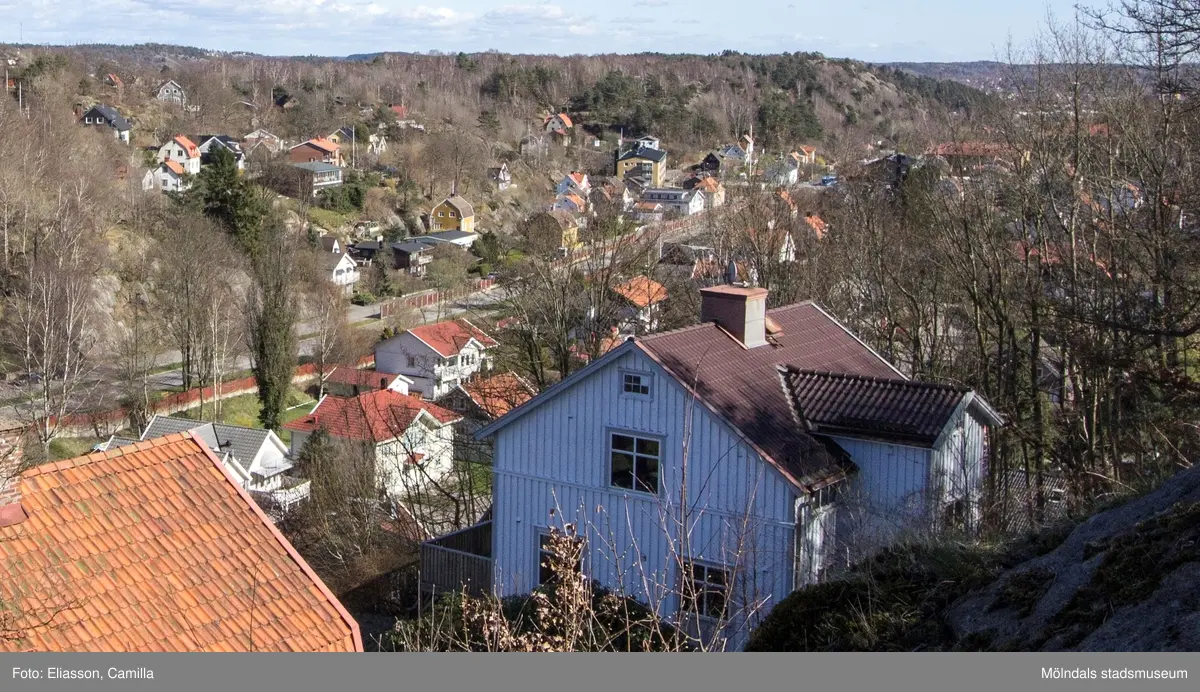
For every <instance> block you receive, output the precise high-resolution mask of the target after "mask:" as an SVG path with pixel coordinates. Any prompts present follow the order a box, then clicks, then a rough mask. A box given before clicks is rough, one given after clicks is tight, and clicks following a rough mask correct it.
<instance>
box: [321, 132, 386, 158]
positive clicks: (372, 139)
mask: <svg viewBox="0 0 1200 692" xmlns="http://www.w3.org/2000/svg"><path fill="white" fill-rule="evenodd" d="M356 134H357V133H356V132H355V131H354V128H353V127H339V128H338V129H337V130H335V131H334V132H333V133H332V134H330V135H329V136H328V137H326V138H325V139H327V140H329V141H330V142H333V143H334V144H337V145H340V146H346V145H353V146H356V147H362V148H363V150H365V151H366V152H367V153H368V154H374V155H376V156H378V155H380V154H382V153H383V152H385V151H387V137H386V136H384V135H383V134H382V133H378V132H371V133H369V134H367V136H366V138H358V137H356Z"/></svg>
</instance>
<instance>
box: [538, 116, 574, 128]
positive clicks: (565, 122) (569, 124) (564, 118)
mask: <svg viewBox="0 0 1200 692" xmlns="http://www.w3.org/2000/svg"><path fill="white" fill-rule="evenodd" d="M556 115H557V116H558V117H559V119H560V120H562V124H563V125H565V126H567V127H575V124H574V123H572V122H571V116H569V115H567V114H566V113H556ZM552 118H554V116H553V115H549V116H546V120H545V121H544V122H543V124H545V123H548V122H550V120H551V119H552Z"/></svg>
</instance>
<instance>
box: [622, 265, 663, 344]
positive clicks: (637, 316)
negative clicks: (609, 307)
mask: <svg viewBox="0 0 1200 692" xmlns="http://www.w3.org/2000/svg"><path fill="white" fill-rule="evenodd" d="M612 290H613V292H614V293H616V294H617V295H618V296H620V297H621V299H622V301H623V302H624V303H625V307H624V308H623V309H622V310H621V312H620V315H619V317H618V319H619V320H620V323H619V324H618V325H617V328H618V329H619V330H620V331H621V333H623V334H646V333H649V332H652V331H654V330H656V329H658V317H659V314H660V313H661V312H662V304H663V303H664V302H665V301H666V300H667V289H666V287H665V286H663V285H662V284H660V283H659V282H657V281H655V280H654V279H651V278H650V277H647V276H635V277H633V278H632V279H630V280H628V281H625V282H623V283H619V284H617V285H616V286H613V289H612Z"/></svg>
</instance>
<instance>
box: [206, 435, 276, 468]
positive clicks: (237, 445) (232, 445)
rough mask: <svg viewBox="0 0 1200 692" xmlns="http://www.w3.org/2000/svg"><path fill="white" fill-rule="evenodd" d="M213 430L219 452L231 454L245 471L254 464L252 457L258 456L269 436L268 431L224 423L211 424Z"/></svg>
mask: <svg viewBox="0 0 1200 692" xmlns="http://www.w3.org/2000/svg"><path fill="white" fill-rule="evenodd" d="M213 430H214V431H215V432H216V436H217V443H218V445H219V446H220V451H222V452H229V453H230V454H232V455H233V458H234V459H237V460H238V463H239V464H241V465H242V468H244V469H246V470H247V471H249V470H250V465H251V464H252V463H254V457H256V456H258V451H259V450H260V449H262V447H263V445H265V444H267V439H268V438H269V437H270V435H271V431H269V430H262V429H259V428H243V427H241V426H238V425H225V424H224V423H213Z"/></svg>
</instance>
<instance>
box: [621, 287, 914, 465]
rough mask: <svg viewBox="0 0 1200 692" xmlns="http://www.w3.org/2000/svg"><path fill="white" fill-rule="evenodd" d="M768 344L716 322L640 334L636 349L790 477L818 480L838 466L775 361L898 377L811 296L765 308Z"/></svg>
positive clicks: (860, 373) (778, 363)
mask: <svg viewBox="0 0 1200 692" xmlns="http://www.w3.org/2000/svg"><path fill="white" fill-rule="evenodd" d="M767 316H768V317H770V318H771V320H772V321H773V322H774V323H775V325H776V326H777V327H778V331H777V332H776V333H774V334H772V335H771V339H772V342H773V343H772V344H770V345H767V346H759V347H758V348H752V349H746V348H745V347H744V346H743V345H742V344H741V343H740V342H739V341H736V340H735V339H733V338H732V337H730V336H729V335H728V334H727V333H726V332H725V331H724V330H722V329H721V328H720V327H718V326H716V325H715V324H700V325H696V326H693V327H688V328H685V329H679V330H676V331H672V332H664V333H662V334H654V335H651V336H647V337H641V338H639V339H638V343H639V345H640V346H641V348H642V349H643V350H644V351H645V352H646V353H648V354H649V355H650V356H651V357H652V358H654V359H655V360H656V361H657V362H658V363H659V364H660V365H662V366H663V367H664V368H666V369H667V370H668V371H669V372H671V373H672V374H673V375H674V376H675V377H676V379H678V380H679V381H680V382H681V383H684V385H685V386H688V387H691V388H692V389H693V390H694V391H695V393H696V395H697V396H698V397H699V398H700V399H701V400H702V401H703V402H704V403H705V404H706V405H708V406H709V407H710V408H711V409H712V410H713V411H715V412H716V413H717V414H718V415H720V416H721V417H723V418H724V419H725V420H726V421H728V422H729V423H730V424H731V425H732V426H733V427H735V428H736V429H738V430H739V431H740V432H741V433H742V434H743V435H744V436H745V438H746V439H747V440H748V441H749V442H751V443H752V444H753V445H755V446H756V447H757V448H758V449H759V450H760V451H761V452H762V453H763V454H765V455H766V456H767V458H768V461H770V462H771V463H773V464H775V465H776V466H777V467H778V468H779V469H780V470H781V471H782V472H783V473H785V474H786V475H787V476H789V477H790V478H791V479H792V480H793V481H794V482H796V483H799V484H801V485H804V486H810V485H818V484H820V483H822V482H824V481H826V480H829V479H831V478H835V477H837V476H840V475H841V474H842V472H843V470H842V469H841V467H840V466H839V465H838V464H837V462H836V460H835V459H833V458H832V457H830V456H829V455H828V454H826V453H825V452H824V449H823V447H822V446H821V445H819V444H818V443H817V442H816V441H814V440H813V438H812V437H811V436H810V435H808V433H806V432H805V431H804V430H803V429H802V427H801V426H800V425H798V424H797V423H796V420H795V418H794V417H793V415H792V406H791V402H790V400H789V398H788V397H787V396H785V394H784V391H783V383H782V381H781V378H780V375H779V370H778V367H779V366H781V365H792V366H795V367H799V368H805V369H809V370H825V371H832V372H843V373H851V374H855V375H862V376H865V377H880V378H899V377H902V376H901V375H900V374H899V373H898V372H896V371H895V370H894V369H892V367H891V366H890V365H888V364H887V362H886V361H884V360H883V359H882V358H881V357H879V356H878V355H877V354H876V353H875V352H873V351H872V350H871V349H870V348H868V347H867V346H866V345H865V344H863V343H862V342H861V341H859V340H858V339H857V338H855V337H854V336H853V335H852V334H850V333H849V332H848V331H846V330H845V329H844V328H843V327H842V326H841V325H840V324H838V323H837V321H835V320H834V319H833V318H832V317H830V316H829V315H828V314H826V313H825V312H824V311H823V310H821V309H820V308H818V307H817V306H816V305H814V304H813V303H811V302H803V303H797V304H795V305H788V306H786V307H781V308H776V309H774V310H768V311H767Z"/></svg>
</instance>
